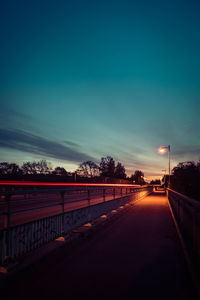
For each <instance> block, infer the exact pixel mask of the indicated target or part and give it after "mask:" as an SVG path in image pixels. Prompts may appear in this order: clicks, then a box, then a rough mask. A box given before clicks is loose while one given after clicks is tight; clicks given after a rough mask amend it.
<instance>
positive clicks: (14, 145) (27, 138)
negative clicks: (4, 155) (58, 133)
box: [0, 128, 94, 163]
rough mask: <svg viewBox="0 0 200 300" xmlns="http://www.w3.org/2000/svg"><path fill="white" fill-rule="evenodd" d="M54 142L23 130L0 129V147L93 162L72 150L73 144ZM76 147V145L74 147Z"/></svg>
mask: <svg viewBox="0 0 200 300" xmlns="http://www.w3.org/2000/svg"><path fill="white" fill-rule="evenodd" d="M64 143H65V144H62V143H59V142H55V141H52V140H49V139H46V138H44V137H41V136H38V135H34V134H31V133H28V132H25V131H23V130H15V129H3V128H1V129H0V147H1V148H7V149H14V150H19V151H23V152H28V153H32V154H37V155H42V156H46V157H51V158H55V159H61V160H66V161H70V162H77V163H79V162H82V161H85V160H94V158H93V157H91V156H89V155H87V154H85V153H82V152H81V151H78V150H77V149H74V147H73V146H75V144H73V143H71V142H66V141H65V142H64ZM76 146H77V145H76Z"/></svg>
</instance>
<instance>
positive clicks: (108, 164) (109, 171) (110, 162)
mask: <svg viewBox="0 0 200 300" xmlns="http://www.w3.org/2000/svg"><path fill="white" fill-rule="evenodd" d="M99 169H100V174H101V176H104V177H114V175H115V161H114V159H113V158H112V157H111V156H106V157H102V158H101V162H100V168H99Z"/></svg>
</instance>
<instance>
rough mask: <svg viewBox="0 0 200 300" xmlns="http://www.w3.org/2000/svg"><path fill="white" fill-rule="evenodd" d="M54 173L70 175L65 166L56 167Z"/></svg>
mask: <svg viewBox="0 0 200 300" xmlns="http://www.w3.org/2000/svg"><path fill="white" fill-rule="evenodd" d="M52 174H53V175H56V176H67V175H68V172H67V171H66V170H65V168H62V167H56V168H55V169H54V171H53V172H52Z"/></svg>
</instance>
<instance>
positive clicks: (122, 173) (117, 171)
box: [115, 162, 126, 179]
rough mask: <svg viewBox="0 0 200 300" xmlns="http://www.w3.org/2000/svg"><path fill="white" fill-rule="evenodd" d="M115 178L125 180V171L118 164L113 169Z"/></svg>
mask: <svg viewBox="0 0 200 300" xmlns="http://www.w3.org/2000/svg"><path fill="white" fill-rule="evenodd" d="M115 178H120V179H125V178H126V170H125V167H124V166H123V165H122V164H121V163H120V162H118V163H117V166H116V167H115Z"/></svg>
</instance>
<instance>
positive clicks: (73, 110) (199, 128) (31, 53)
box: [0, 0, 200, 179]
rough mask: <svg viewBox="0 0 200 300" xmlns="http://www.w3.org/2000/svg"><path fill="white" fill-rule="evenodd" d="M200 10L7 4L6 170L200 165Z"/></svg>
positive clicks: (1, 11) (75, 1)
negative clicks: (14, 166) (108, 159)
mask: <svg viewBox="0 0 200 300" xmlns="http://www.w3.org/2000/svg"><path fill="white" fill-rule="evenodd" d="M199 12H200V2H199V1H194V0H189V1H185V0H167V1H165V0H164V1H160V0H140V1H134V0H131V1H127V0H120V1H117V0H115V1H109V0H106V1H104V0H101V1H97V0H96V1H95V0H91V1H88V0H84V1H82V0H71V1H68V0H65V1H64V0H63V1H61V0H56V1H51V0H48V1H45V0H40V1H38V0H34V1H32V0H25V1H21V0H18V1H16V0H15V1H10V0H2V1H1V4H0V26H1V31H0V41H1V47H0V161H1V162H3V161H7V162H15V163H18V164H22V163H23V162H25V161H33V160H41V159H46V160H47V161H48V162H51V163H52V166H64V167H65V168H66V170H67V171H75V170H76V169H77V167H78V166H79V164H80V163H81V162H83V161H86V160H92V161H95V162H99V161H100V159H101V157H105V156H107V155H109V156H112V157H113V158H114V159H115V160H116V162H117V161H120V162H121V163H122V164H123V165H124V166H125V167H126V170H127V174H128V175H130V174H132V173H134V171H135V170H138V169H139V170H142V171H143V172H144V174H145V177H147V178H151V179H152V178H160V177H161V176H162V175H163V171H162V170H163V169H167V166H168V160H167V155H163V156H161V155H159V154H158V152H157V149H158V147H159V146H160V145H165V146H167V145H171V157H172V167H173V166H175V165H177V164H178V163H179V162H183V161H198V160H199V159H200V122H199V113H200V57H199V53H200V35H199V32H200V18H199Z"/></svg>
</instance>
